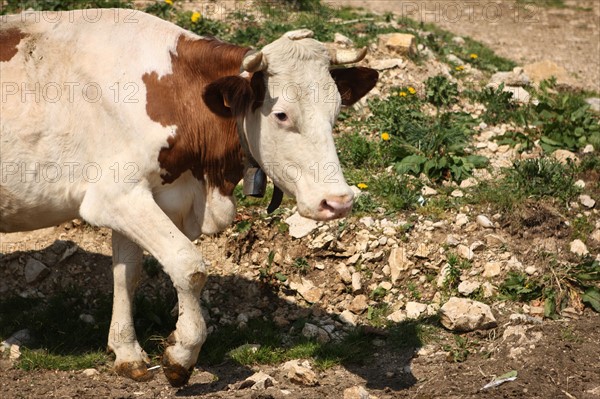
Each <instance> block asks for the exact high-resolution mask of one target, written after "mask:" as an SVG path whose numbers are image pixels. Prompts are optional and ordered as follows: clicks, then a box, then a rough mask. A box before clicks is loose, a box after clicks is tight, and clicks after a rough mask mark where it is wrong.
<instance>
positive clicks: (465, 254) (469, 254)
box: [456, 244, 475, 260]
mask: <svg viewBox="0 0 600 399" xmlns="http://www.w3.org/2000/svg"><path fill="white" fill-rule="evenodd" d="M456 253H457V254H458V256H460V257H461V258H463V259H466V260H471V259H473V256H475V255H474V254H473V250H472V249H471V248H469V247H467V246H466V245H464V244H459V245H458V247H456Z"/></svg>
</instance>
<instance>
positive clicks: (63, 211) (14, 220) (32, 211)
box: [0, 186, 79, 233]
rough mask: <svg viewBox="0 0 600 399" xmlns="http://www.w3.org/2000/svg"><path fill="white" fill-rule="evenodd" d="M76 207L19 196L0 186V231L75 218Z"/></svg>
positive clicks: (58, 222) (38, 225)
mask: <svg viewBox="0 0 600 399" xmlns="http://www.w3.org/2000/svg"><path fill="white" fill-rule="evenodd" d="M78 216H79V215H78V211H77V208H76V207H69V206H65V204H63V205H57V204H56V203H54V202H50V201H38V200H37V199H35V198H29V199H25V198H20V197H17V196H16V195H15V194H13V193H12V192H10V191H8V190H7V189H6V188H5V187H2V186H0V232H2V233H11V232H16V231H30V230H37V229H41V228H44V227H50V226H55V225H57V224H60V223H62V222H65V221H67V220H71V219H75V218H77V217H78Z"/></svg>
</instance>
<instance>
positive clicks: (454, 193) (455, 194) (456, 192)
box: [450, 189, 465, 198]
mask: <svg viewBox="0 0 600 399" xmlns="http://www.w3.org/2000/svg"><path fill="white" fill-rule="evenodd" d="M450 196H452V197H454V198H462V197H464V196H465V193H463V192H462V191H461V190H458V189H456V190H454V191H452V192H451V193H450Z"/></svg>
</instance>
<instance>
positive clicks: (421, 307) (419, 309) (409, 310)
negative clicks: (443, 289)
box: [406, 302, 427, 319]
mask: <svg viewBox="0 0 600 399" xmlns="http://www.w3.org/2000/svg"><path fill="white" fill-rule="evenodd" d="M426 310H427V304H425V303H419V302H408V303H407V304H406V317H407V318H409V319H416V318H418V317H419V316H421V314H422V313H423V312H425V311H426Z"/></svg>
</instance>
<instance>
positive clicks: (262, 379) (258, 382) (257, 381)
mask: <svg viewBox="0 0 600 399" xmlns="http://www.w3.org/2000/svg"><path fill="white" fill-rule="evenodd" d="M275 384H277V381H276V380H275V379H274V378H273V377H271V376H270V375H268V374H266V373H264V372H262V371H258V372H256V373H254V374H252V375H251V376H250V377H248V378H246V379H245V380H244V381H243V382H242V383H241V384H240V389H244V388H250V389H252V390H261V391H262V390H264V389H267V388H269V387H272V386H274V385H275Z"/></svg>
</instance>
